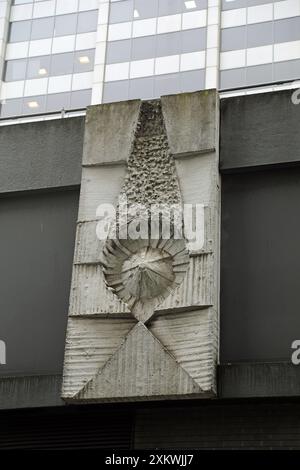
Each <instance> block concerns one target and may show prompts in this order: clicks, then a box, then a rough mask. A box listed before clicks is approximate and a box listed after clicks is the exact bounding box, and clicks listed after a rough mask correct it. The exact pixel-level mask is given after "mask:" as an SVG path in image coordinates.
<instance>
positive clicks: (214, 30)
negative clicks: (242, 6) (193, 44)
mask: <svg viewBox="0 0 300 470" xmlns="http://www.w3.org/2000/svg"><path fill="white" fill-rule="evenodd" d="M220 23H221V0H208V6H207V40H206V41H207V42H206V77H205V88H206V89H210V88H216V89H218V88H219V62H220Z"/></svg>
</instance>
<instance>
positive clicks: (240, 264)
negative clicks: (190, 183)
mask: <svg viewBox="0 0 300 470" xmlns="http://www.w3.org/2000/svg"><path fill="white" fill-rule="evenodd" d="M299 201H300V168H299V167H294V168H289V169H280V170H279V169H277V170H273V171H261V172H250V173H242V174H233V175H223V178H222V242H221V313H220V318H221V328H220V335H221V362H222V363H226V362H241V361H250V362H251V361H252V362H255V361H261V362H263V361H281V360H282V361H287V362H290V361H291V352H292V350H291V343H292V341H293V340H295V339H300V314H299V312H300V295H299V291H300V285H299V272H300V244H299V234H300V204H299Z"/></svg>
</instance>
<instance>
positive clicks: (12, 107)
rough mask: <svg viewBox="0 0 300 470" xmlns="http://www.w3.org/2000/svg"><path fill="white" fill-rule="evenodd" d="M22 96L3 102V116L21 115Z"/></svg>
mask: <svg viewBox="0 0 300 470" xmlns="http://www.w3.org/2000/svg"><path fill="white" fill-rule="evenodd" d="M22 101H23V100H22V98H18V99H15V100H6V101H5V102H2V104H1V117H2V118H4V117H11V116H19V115H20V114H21V112H22Z"/></svg>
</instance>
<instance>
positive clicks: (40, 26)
mask: <svg viewBox="0 0 300 470" xmlns="http://www.w3.org/2000/svg"><path fill="white" fill-rule="evenodd" d="M53 29H54V17H50V18H39V19H37V20H33V21H32V30H31V39H45V38H51V37H52V36H53Z"/></svg>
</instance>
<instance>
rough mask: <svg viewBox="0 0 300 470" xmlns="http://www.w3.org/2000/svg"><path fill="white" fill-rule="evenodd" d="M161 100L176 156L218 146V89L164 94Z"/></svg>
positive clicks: (169, 136) (172, 149)
mask: <svg viewBox="0 0 300 470" xmlns="http://www.w3.org/2000/svg"><path fill="white" fill-rule="evenodd" d="M161 102H162V109H163V114H164V118H165V122H166V127H167V134H168V139H169V144H170V149H171V152H172V154H173V155H174V156H176V155H178V154H189V153H193V152H206V151H208V150H214V149H215V148H216V146H217V145H218V141H217V138H218V130H217V128H218V122H217V120H218V117H217V116H218V111H217V107H218V99H217V95H216V92H215V90H205V91H201V92H195V93H183V94H180V95H170V96H163V97H162V98H161Z"/></svg>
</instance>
